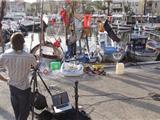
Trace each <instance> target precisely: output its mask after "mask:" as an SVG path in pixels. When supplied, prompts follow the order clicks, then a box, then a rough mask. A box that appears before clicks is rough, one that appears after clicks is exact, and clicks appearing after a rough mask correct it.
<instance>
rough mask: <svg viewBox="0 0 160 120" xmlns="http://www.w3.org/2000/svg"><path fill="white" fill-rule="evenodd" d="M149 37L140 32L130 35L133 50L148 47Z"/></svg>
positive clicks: (141, 49)
mask: <svg viewBox="0 0 160 120" xmlns="http://www.w3.org/2000/svg"><path fill="white" fill-rule="evenodd" d="M147 40H148V37H147V36H144V35H139V34H131V35H130V45H129V47H130V49H131V50H132V51H143V50H145V48H146V43H147Z"/></svg>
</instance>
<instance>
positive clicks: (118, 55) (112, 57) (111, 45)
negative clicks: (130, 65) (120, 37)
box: [98, 32, 125, 62]
mask: <svg viewBox="0 0 160 120" xmlns="http://www.w3.org/2000/svg"><path fill="white" fill-rule="evenodd" d="M98 39H99V40H98V41H99V44H100V48H101V51H100V53H101V55H102V56H103V60H108V61H112V62H118V61H121V60H122V59H123V58H124V55H125V47H124V46H122V45H121V44H120V43H117V42H114V41H113V40H112V39H110V38H109V37H108V34H107V32H99V35H98Z"/></svg>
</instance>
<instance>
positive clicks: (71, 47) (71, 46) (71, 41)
mask: <svg viewBox="0 0 160 120" xmlns="http://www.w3.org/2000/svg"><path fill="white" fill-rule="evenodd" d="M76 42H77V37H76V33H75V31H74V30H71V33H70V35H69V37H68V39H67V46H68V55H69V57H73V56H75V55H76V49H77V44H76Z"/></svg>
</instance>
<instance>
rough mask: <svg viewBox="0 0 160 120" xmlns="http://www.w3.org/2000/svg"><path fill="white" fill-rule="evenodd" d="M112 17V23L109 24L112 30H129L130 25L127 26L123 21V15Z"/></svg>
mask: <svg viewBox="0 0 160 120" xmlns="http://www.w3.org/2000/svg"><path fill="white" fill-rule="evenodd" d="M112 17H113V20H114V21H113V23H112V24H111V26H112V29H118V30H131V29H132V25H129V24H127V23H126V21H125V16H124V15H123V14H115V15H112Z"/></svg>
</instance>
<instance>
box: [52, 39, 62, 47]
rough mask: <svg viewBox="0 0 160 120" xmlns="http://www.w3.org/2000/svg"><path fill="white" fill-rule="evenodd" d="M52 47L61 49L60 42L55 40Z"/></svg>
mask: <svg viewBox="0 0 160 120" xmlns="http://www.w3.org/2000/svg"><path fill="white" fill-rule="evenodd" d="M53 45H54V46H55V47H56V48H59V47H61V42H60V41H59V40H56V41H55V42H54V43H53Z"/></svg>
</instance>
